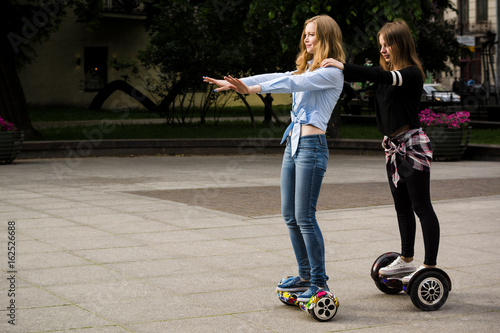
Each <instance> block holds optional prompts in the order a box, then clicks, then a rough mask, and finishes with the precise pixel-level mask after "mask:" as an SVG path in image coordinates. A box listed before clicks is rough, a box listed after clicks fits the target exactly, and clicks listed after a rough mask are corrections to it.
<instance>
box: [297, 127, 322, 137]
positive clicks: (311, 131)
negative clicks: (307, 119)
mask: <svg viewBox="0 0 500 333" xmlns="http://www.w3.org/2000/svg"><path fill="white" fill-rule="evenodd" d="M292 131H293V130H292ZM318 134H325V131H323V130H320V129H319V128H317V127H316V126H313V125H302V127H301V130H300V136H306V135H318ZM290 135H292V132H291V131H290Z"/></svg>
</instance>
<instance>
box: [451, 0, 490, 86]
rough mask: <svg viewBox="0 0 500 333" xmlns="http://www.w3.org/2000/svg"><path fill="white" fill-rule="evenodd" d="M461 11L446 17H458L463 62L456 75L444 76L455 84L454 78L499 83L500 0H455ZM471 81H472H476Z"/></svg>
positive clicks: (458, 38) (457, 7)
mask: <svg viewBox="0 0 500 333" xmlns="http://www.w3.org/2000/svg"><path fill="white" fill-rule="evenodd" d="M452 2H453V3H454V5H455V8H456V9H457V12H449V13H447V14H446V15H445V18H446V19H454V20H455V22H456V23H455V35H456V36H457V40H458V41H459V43H460V44H461V45H463V48H462V50H461V53H460V66H455V67H454V68H453V77H452V78H446V79H443V83H445V84H446V83H447V84H446V85H447V86H448V87H450V88H451V84H452V81H453V80H454V78H458V79H462V80H464V81H465V82H468V81H469V80H472V81H474V82H475V84H476V85H483V86H486V87H490V88H491V89H492V90H493V91H494V90H495V89H496V87H498V78H499V64H498V61H499V48H498V34H499V33H498V30H499V26H498V16H499V1H498V0H453V1H452ZM472 81H471V82H472Z"/></svg>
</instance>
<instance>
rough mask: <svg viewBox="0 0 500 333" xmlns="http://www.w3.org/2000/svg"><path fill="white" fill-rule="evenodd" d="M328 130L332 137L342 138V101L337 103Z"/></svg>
mask: <svg viewBox="0 0 500 333" xmlns="http://www.w3.org/2000/svg"><path fill="white" fill-rule="evenodd" d="M326 132H327V134H328V136H329V137H330V138H331V139H340V103H338V102H337V104H335V108H334V109H333V112H332V116H331V117H330V121H329V122H328V126H327V129H326Z"/></svg>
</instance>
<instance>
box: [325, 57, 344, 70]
mask: <svg viewBox="0 0 500 333" xmlns="http://www.w3.org/2000/svg"><path fill="white" fill-rule="evenodd" d="M320 67H323V68H325V67H335V68H338V69H341V70H343V69H344V64H343V63H341V62H340V61H338V60H335V59H332V58H328V59H325V60H323V61H322V62H321V66H320Z"/></svg>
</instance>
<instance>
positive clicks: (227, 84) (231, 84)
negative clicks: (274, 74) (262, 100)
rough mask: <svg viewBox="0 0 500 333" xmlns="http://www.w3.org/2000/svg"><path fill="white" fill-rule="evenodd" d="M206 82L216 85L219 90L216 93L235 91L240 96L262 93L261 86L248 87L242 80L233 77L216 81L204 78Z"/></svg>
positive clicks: (225, 77)
mask: <svg viewBox="0 0 500 333" xmlns="http://www.w3.org/2000/svg"><path fill="white" fill-rule="evenodd" d="M203 81H204V82H208V83H210V84H216V85H218V86H219V88H217V89H215V90H214V91H215V92H221V91H227V90H231V89H232V90H234V91H236V92H237V93H240V94H252V93H260V92H261V90H262V88H261V86H260V85H255V86H250V87H249V86H247V85H246V84H244V83H243V82H242V81H241V80H239V79H237V78H234V77H232V76H231V75H228V76H224V80H215V79H212V78H209V77H206V76H204V77H203Z"/></svg>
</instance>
